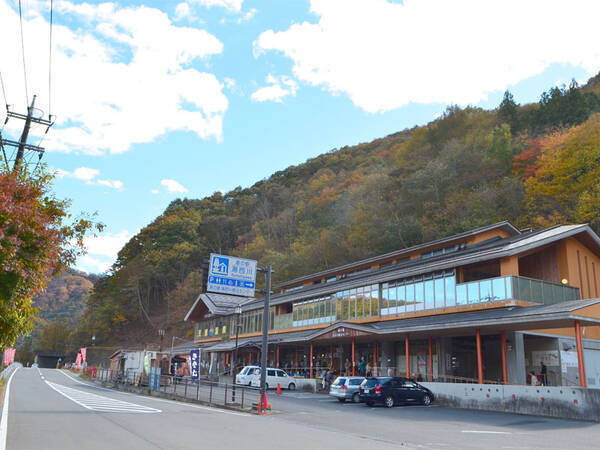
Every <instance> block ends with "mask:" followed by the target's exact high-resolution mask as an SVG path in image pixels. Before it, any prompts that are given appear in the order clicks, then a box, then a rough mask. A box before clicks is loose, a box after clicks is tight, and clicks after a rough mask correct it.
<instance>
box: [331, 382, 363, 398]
mask: <svg viewBox="0 0 600 450" xmlns="http://www.w3.org/2000/svg"><path fill="white" fill-rule="evenodd" d="M364 379H365V377H337V378H336V379H335V381H334V382H333V384H332V385H331V387H330V388H329V395H331V396H332V397H335V398H337V399H338V400H339V401H340V402H341V403H344V402H345V401H346V400H352V401H353V402H354V403H358V402H359V401H360V394H359V393H358V388H359V387H360V384H361V383H362V382H363V381H364Z"/></svg>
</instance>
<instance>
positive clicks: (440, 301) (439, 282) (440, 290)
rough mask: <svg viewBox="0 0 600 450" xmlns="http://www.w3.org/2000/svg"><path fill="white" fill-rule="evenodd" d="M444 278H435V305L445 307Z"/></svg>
mask: <svg viewBox="0 0 600 450" xmlns="http://www.w3.org/2000/svg"><path fill="white" fill-rule="evenodd" d="M444 291H445V288H444V279H443V278H437V279H436V280H435V307H436V308H443V307H444Z"/></svg>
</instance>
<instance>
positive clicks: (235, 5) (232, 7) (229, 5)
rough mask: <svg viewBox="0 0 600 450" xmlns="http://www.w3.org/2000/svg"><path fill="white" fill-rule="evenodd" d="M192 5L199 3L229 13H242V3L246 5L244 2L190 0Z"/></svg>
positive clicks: (236, 0)
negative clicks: (216, 7)
mask: <svg viewBox="0 0 600 450" xmlns="http://www.w3.org/2000/svg"><path fill="white" fill-rule="evenodd" d="M190 3H197V4H199V5H201V6H205V7H207V8H212V7H213V6H219V7H221V8H225V9H227V10H229V11H234V12H240V11H241V10H242V3H244V0H190Z"/></svg>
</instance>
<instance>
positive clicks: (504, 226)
mask: <svg viewBox="0 0 600 450" xmlns="http://www.w3.org/2000/svg"><path fill="white" fill-rule="evenodd" d="M496 229H501V230H503V231H506V232H507V233H508V234H509V235H510V236H518V235H520V234H521V231H520V230H519V229H518V228H517V227H515V226H514V225H513V224H511V223H510V222H509V221H507V220H505V221H502V222H498V223H495V224H492V225H486V226H484V227H479V228H475V229H473V230H469V231H465V232H464V233H459V234H454V235H452V236H448V237H445V238H441V239H437V240H435V241H429V242H425V243H423V244H418V245H413V246H412V247H407V248H404V249H401V250H395V251H393V252H390V253H384V254H383V255H377V256H373V257H371V258H367V259H362V260H360V261H356V262H352V263H350V264H345V265H342V266H338V267H334V268H332V269H327V270H323V271H321V272H316V273H312V274H310V275H305V276H302V277H299V278H294V279H293V280H289V281H285V282H283V283H280V284H278V285H277V286H275V288H276V289H277V288H281V287H284V286H289V285H293V284H298V283H301V282H303V281H306V280H310V279H313V278H316V277H324V276H326V275H328V274H333V273H338V272H341V271H344V270H348V269H353V268H356V267H361V266H364V265H367V264H370V263H374V262H377V261H380V260H383V259H395V258H397V257H399V256H403V255H406V254H408V253H412V252H414V251H417V250H420V249H424V248H428V247H435V246H439V245H442V244H445V243H448V242H451V241H456V240H461V239H465V238H467V237H470V236H474V235H476V234H480V233H485V232H487V231H491V230H496Z"/></svg>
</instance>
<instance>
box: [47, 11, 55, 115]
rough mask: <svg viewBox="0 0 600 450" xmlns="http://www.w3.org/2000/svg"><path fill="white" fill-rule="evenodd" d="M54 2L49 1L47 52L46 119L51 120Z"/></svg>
mask: <svg viewBox="0 0 600 450" xmlns="http://www.w3.org/2000/svg"><path fill="white" fill-rule="evenodd" d="M53 6H54V0H50V50H49V52H48V118H49V119H50V120H52V22H53V20H52V12H53V9H54V7H53Z"/></svg>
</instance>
